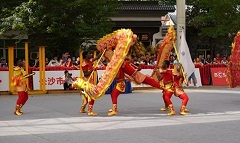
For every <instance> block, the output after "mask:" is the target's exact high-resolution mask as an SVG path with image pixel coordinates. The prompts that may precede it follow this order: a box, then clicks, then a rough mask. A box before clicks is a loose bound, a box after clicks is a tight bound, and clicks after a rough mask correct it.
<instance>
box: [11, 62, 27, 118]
mask: <svg viewBox="0 0 240 143" xmlns="http://www.w3.org/2000/svg"><path fill="white" fill-rule="evenodd" d="M24 64H25V63H24V61H22V60H21V59H19V58H17V59H15V61H14V65H15V67H14V69H13V70H14V76H13V78H12V83H11V85H12V86H14V90H15V91H16V92H17V93H18V99H17V103H16V107H15V111H14V114H15V115H22V114H23V112H22V110H21V108H22V107H23V105H25V103H26V102H27V100H28V87H27V82H26V79H27V77H29V76H30V75H28V74H26V72H25V71H24V69H23V67H24V66H25V65H24Z"/></svg>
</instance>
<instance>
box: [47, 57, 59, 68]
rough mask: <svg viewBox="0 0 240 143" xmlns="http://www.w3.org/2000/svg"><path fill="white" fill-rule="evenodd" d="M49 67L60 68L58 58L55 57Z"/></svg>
mask: <svg viewBox="0 0 240 143" xmlns="http://www.w3.org/2000/svg"><path fill="white" fill-rule="evenodd" d="M48 66H59V63H58V58H57V57H54V58H53V59H52V60H51V61H50V62H49V63H48Z"/></svg>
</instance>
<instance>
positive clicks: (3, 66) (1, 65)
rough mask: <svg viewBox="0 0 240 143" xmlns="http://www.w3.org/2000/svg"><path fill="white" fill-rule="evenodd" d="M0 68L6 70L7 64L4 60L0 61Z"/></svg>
mask: <svg viewBox="0 0 240 143" xmlns="http://www.w3.org/2000/svg"><path fill="white" fill-rule="evenodd" d="M0 67H2V68H7V67H8V65H7V62H6V59H1V61H0Z"/></svg>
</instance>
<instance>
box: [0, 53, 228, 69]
mask: <svg viewBox="0 0 240 143" xmlns="http://www.w3.org/2000/svg"><path fill="white" fill-rule="evenodd" d="M130 60H131V61H132V63H134V64H135V65H137V66H139V65H144V66H153V67H154V66H155V65H156V63H157V55H156V54H150V53H146V54H145V55H143V54H140V55H137V56H136V55H132V56H131V59H130ZM169 61H170V63H171V64H174V62H176V61H177V56H176V54H175V52H174V50H172V51H171V54H170V56H169ZM228 62H229V59H228V58H227V56H221V55H220V54H219V53H217V54H216V56H215V57H213V58H212V57H211V55H210V54H208V55H207V56H206V58H204V55H202V54H200V55H199V56H198V57H196V58H194V59H193V63H194V64H195V65H196V66H200V67H201V66H203V65H216V64H222V65H227V64H228ZM106 65H107V63H106V61H105V60H104V58H103V60H102V61H101V62H99V65H98V69H105V67H106ZM29 66H30V67H39V59H38V58H36V59H35V60H34V61H33V63H30V64H29ZM45 66H46V67H53V66H61V67H67V68H73V69H79V68H80V58H79V57H77V58H75V57H71V56H70V54H69V53H68V52H65V53H63V54H62V57H61V58H60V59H59V58H58V57H57V56H55V57H53V58H51V60H49V59H48V58H45ZM0 67H4V68H7V67H8V65H7V62H6V59H3V58H2V59H1V61H0Z"/></svg>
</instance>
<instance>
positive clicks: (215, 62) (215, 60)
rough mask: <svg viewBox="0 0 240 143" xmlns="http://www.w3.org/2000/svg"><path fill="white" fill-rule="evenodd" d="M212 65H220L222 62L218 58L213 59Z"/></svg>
mask: <svg viewBox="0 0 240 143" xmlns="http://www.w3.org/2000/svg"><path fill="white" fill-rule="evenodd" d="M212 64H220V62H218V61H217V58H213V61H212Z"/></svg>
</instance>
